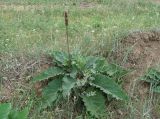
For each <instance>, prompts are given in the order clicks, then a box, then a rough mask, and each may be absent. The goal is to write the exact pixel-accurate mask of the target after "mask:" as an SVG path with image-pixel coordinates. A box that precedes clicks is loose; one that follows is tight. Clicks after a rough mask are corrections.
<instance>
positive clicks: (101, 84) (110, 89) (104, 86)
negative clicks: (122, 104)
mask: <svg viewBox="0 0 160 119" xmlns="http://www.w3.org/2000/svg"><path fill="white" fill-rule="evenodd" d="M94 78H95V79H94V80H92V81H91V83H90V84H91V85H93V86H95V87H98V88H100V89H101V90H102V91H103V92H104V93H106V94H110V95H112V96H113V97H115V98H116V99H121V100H127V99H128V96H127V95H126V93H124V92H123V91H122V89H121V88H120V86H119V85H118V84H117V83H116V82H115V81H114V80H113V79H111V78H110V77H108V76H104V75H102V74H97V75H95V76H94Z"/></svg>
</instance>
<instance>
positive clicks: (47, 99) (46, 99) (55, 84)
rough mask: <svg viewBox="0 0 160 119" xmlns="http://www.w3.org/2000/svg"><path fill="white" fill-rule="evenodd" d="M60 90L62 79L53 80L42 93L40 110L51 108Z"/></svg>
mask: <svg viewBox="0 0 160 119" xmlns="http://www.w3.org/2000/svg"><path fill="white" fill-rule="evenodd" d="M61 90H62V79H54V80H53V81H51V82H50V83H49V84H48V86H47V87H46V88H44V89H43V92H42V96H43V98H42V105H41V107H42V108H46V107H47V106H51V105H52V103H53V102H54V101H56V99H57V97H58V92H59V91H61Z"/></svg>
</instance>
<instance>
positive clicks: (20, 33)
mask: <svg viewBox="0 0 160 119" xmlns="http://www.w3.org/2000/svg"><path fill="white" fill-rule="evenodd" d="M15 1H16V0H15ZM28 1H30V0H28ZM31 1H32V2H34V1H33V0H31ZM35 1H36V0H35ZM8 2H11V1H8ZM12 2H13V1H12ZM16 2H17V3H19V2H18V1H16ZM21 2H22V1H21ZM36 2H40V1H38V0H37V1H36ZM50 2H51V1H50ZM22 3H23V2H22ZM40 3H41V2H40ZM46 3H47V2H46ZM52 3H53V4H52ZM70 3H72V2H70ZM79 3H80V2H77V5H76V6H75V5H72V4H68V5H67V6H68V8H69V17H70V18H69V24H70V26H69V32H70V35H69V37H70V42H71V49H72V51H75V52H76V51H77V52H81V53H87V54H95V53H100V52H101V53H106V52H107V51H108V50H110V49H111V48H112V45H111V43H112V42H113V41H115V40H117V39H119V38H120V37H121V36H124V34H127V33H128V32H130V31H135V30H148V29H154V28H159V27H160V19H159V17H160V15H159V14H160V6H159V5H156V4H152V3H150V2H144V1H142V0H140V1H134V2H133V1H129V2H126V0H125V1H124V0H120V1H115V0H109V1H108V2H105V3H104V4H103V3H102V2H98V3H97V2H93V3H92V4H90V5H91V7H90V8H80V7H79V6H80V5H79ZM13 5H15V4H13ZM51 5H53V6H54V7H51ZM24 6H25V5H24ZM41 6H42V7H41ZM34 7H36V6H32V8H31V10H29V9H27V10H23V9H20V10H19V11H18V7H17V6H16V5H15V8H13V7H12V8H10V7H9V8H10V9H9V8H8V9H7V10H6V9H5V10H4V9H1V10H0V41H1V42H0V52H1V53H3V52H7V53H10V52H12V53H14V54H16V53H31V54H37V53H38V54H39V53H42V52H47V51H50V50H53V49H56V50H65V49H66V43H65V26H64V18H63V12H64V8H65V6H63V5H61V4H60V3H59V4H56V5H55V4H54V1H53V2H51V3H50V5H47V4H44V3H41V4H40V7H38V8H39V9H38V8H37V9H34Z"/></svg>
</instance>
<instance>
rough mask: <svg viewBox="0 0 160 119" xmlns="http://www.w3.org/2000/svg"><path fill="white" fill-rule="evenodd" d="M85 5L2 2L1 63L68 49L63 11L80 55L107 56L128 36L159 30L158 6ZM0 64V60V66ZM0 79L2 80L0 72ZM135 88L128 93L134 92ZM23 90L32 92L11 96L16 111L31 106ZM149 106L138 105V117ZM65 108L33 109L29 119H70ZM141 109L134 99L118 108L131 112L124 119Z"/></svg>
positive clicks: (130, 0) (93, 0) (131, 1)
mask: <svg viewBox="0 0 160 119" xmlns="http://www.w3.org/2000/svg"><path fill="white" fill-rule="evenodd" d="M83 1H84V0H83ZM86 1H87V2H88V3H87V6H85V5H84V3H83V4H82V3H81V2H82V0H71V1H69V2H67V1H63V0H45V2H44V0H1V2H0V4H3V5H4V6H2V7H1V8H0V58H1V56H5V55H6V54H9V57H13V58H14V57H17V56H19V54H23V55H30V56H33V57H35V56H40V55H41V54H45V53H49V52H50V51H52V50H63V51H65V50H66V49H67V46H66V40H65V25H64V17H63V12H64V10H66V9H68V10H69V39H70V47H71V51H72V52H76V53H81V54H85V55H88V54H89V55H92V54H100V55H104V54H108V52H110V51H111V50H112V49H114V46H115V45H114V43H115V42H116V41H117V40H120V39H122V38H123V37H124V36H126V35H127V34H128V33H130V32H134V31H146V30H151V29H158V28H160V5H159V4H157V3H153V2H150V1H146V0H86ZM10 54H11V55H10ZM5 58H6V56H5ZM6 59H7V58H6ZM7 62H8V61H7V60H5V61H4V60H3V64H6V65H7V66H8V65H11V63H12V62H11V63H10V62H9V63H8V64H7ZM15 62H16V61H15ZM1 63H2V61H1V60H0V66H1ZM13 67H14V65H13ZM1 76H3V74H1V72H0V77H1ZM24 79H26V78H24ZM17 84H18V83H17ZM15 85H16V84H15ZM135 85H136V84H135ZM135 85H134V86H133V88H136V86H135ZM28 89H29V90H32V87H29V86H28V87H27V86H26V85H25V84H19V85H18V87H17V89H15V90H17V92H18V90H21V91H22V95H19V93H18V94H15V97H14V98H13V99H12V102H13V103H14V104H18V105H19V106H23V105H24V104H22V102H23V101H24V100H29V101H31V102H32V101H33V103H34V102H35V98H34V96H33V95H31V94H30V92H29V91H28ZM28 98H30V99H28ZM151 98H152V97H151ZM22 100H23V101H22ZM151 100H152V99H146V100H145V101H146V105H143V106H142V108H141V111H142V112H139V113H141V115H142V118H144V117H143V115H144V114H148V117H147V118H151V117H150V112H149V111H150V109H151V108H152V107H149V105H148V104H149V103H150V101H151ZM155 100H156V101H155V102H157V103H156V104H155V105H157V109H159V106H158V103H159V101H158V100H159V98H157V99H155ZM23 103H24V102H23ZM65 103H66V102H65ZM65 103H64V105H62V106H64V107H63V110H61V109H60V108H58V107H57V109H56V111H54V112H53V110H49V111H48V110H44V111H43V112H41V113H39V112H38V111H37V110H36V109H33V112H31V115H30V118H31V119H37V118H39V119H44V118H46V119H49V118H53V117H57V118H58V117H59V118H62V116H64V115H66V113H67V115H69V116H70V117H72V112H71V111H70V110H68V111H67V112H66V110H67V109H68V107H65ZM68 103H69V102H68ZM140 104H141V102H140V100H138V98H137V100H136V101H135V102H132V101H131V102H129V104H126V106H125V107H124V105H123V108H125V109H130V110H131V112H130V115H129V117H128V119H131V118H133V119H134V118H137V115H136V113H137V112H138V111H139V110H138V109H139V108H137V106H140ZM70 105H72V104H70ZM146 107H147V108H148V110H146ZM109 115H110V116H109V117H108V118H114V117H115V116H114V114H113V115H112V113H111V112H110V113H109Z"/></svg>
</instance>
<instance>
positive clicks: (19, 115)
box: [9, 108, 29, 119]
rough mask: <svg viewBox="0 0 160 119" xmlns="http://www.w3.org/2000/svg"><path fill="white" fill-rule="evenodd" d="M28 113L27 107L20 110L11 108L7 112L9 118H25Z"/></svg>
mask: <svg viewBox="0 0 160 119" xmlns="http://www.w3.org/2000/svg"><path fill="white" fill-rule="evenodd" d="M28 114H29V110H28V108H25V109H23V110H22V111H16V110H13V111H11V113H10V114H9V119H27V116H28Z"/></svg>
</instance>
